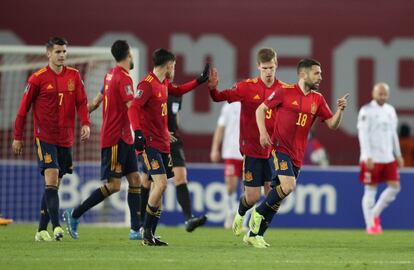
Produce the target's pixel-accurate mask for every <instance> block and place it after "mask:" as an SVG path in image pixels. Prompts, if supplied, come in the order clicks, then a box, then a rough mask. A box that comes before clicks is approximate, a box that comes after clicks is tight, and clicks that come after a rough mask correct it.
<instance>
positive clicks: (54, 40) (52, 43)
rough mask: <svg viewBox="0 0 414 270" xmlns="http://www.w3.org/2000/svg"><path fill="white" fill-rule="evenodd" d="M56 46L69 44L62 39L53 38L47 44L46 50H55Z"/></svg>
mask: <svg viewBox="0 0 414 270" xmlns="http://www.w3.org/2000/svg"><path fill="white" fill-rule="evenodd" d="M55 45H60V46H63V45H68V42H67V41H66V39H64V38H62V37H51V38H49V40H48V41H47V43H46V49H47V50H51V49H53V46H55Z"/></svg>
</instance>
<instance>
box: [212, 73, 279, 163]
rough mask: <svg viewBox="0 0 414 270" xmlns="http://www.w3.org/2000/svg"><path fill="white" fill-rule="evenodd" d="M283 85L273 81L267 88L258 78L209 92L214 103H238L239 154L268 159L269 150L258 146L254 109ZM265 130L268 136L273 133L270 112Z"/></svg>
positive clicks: (269, 111) (267, 114)
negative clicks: (239, 104)
mask: <svg viewBox="0 0 414 270" xmlns="http://www.w3.org/2000/svg"><path fill="white" fill-rule="evenodd" d="M281 85H285V83H284V82H282V81H279V80H275V82H274V83H273V84H272V85H271V86H270V87H267V86H266V85H265V84H264V83H263V81H262V80H261V79H260V77H258V78H254V79H248V80H245V81H242V82H238V83H236V84H235V85H234V86H233V88H232V89H229V90H223V91H220V92H219V91H217V89H214V90H210V95H211V97H212V98H213V100H214V101H224V100H227V101H228V102H229V103H231V102H235V101H240V103H241V109H240V138H239V139H240V153H241V154H242V155H246V156H249V157H254V158H268V157H269V149H265V148H263V147H262V146H261V145H260V133H259V128H258V127H257V123H256V109H257V107H259V105H260V104H261V103H262V102H263V101H264V100H265V99H266V98H267V97H268V96H270V95H271V94H272V93H273V92H274V91H275V89H276V88H277V87H278V86H281ZM265 122H266V128H267V131H268V132H269V134H272V133H273V125H274V121H273V113H272V110H268V111H267V112H266V119H265Z"/></svg>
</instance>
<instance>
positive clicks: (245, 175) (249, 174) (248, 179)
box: [244, 171, 253, 182]
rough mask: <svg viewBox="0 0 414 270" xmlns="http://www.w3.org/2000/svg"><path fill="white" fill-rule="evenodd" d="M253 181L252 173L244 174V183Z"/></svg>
mask: <svg viewBox="0 0 414 270" xmlns="http://www.w3.org/2000/svg"><path fill="white" fill-rule="evenodd" d="M252 180H253V173H252V172H251V171H247V172H245V173H244V181H247V182H250V181H252Z"/></svg>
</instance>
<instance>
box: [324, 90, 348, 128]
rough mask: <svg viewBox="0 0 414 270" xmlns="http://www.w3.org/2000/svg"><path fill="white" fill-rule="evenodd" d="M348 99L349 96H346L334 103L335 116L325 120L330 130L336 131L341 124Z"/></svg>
mask: <svg viewBox="0 0 414 270" xmlns="http://www.w3.org/2000/svg"><path fill="white" fill-rule="evenodd" d="M348 97H349V94H346V95H345V96H343V97H342V98H340V99H338V100H337V102H336V104H337V106H338V109H337V110H336V112H335V114H334V115H333V116H332V117H331V118H329V119H327V120H325V123H326V125H327V126H328V127H329V128H330V129H338V127H339V125H340V124H341V120H342V116H343V112H344V110H345V108H346V106H347V105H348Z"/></svg>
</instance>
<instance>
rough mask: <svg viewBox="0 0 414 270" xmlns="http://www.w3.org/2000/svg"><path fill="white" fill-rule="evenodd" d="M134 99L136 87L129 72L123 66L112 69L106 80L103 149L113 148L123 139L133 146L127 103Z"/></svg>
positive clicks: (102, 134) (102, 133)
mask: <svg viewBox="0 0 414 270" xmlns="http://www.w3.org/2000/svg"><path fill="white" fill-rule="evenodd" d="M133 99H134V87H133V83H132V79H131V77H130V76H129V72H128V71H127V70H126V69H124V68H122V67H121V66H116V67H114V68H113V69H111V70H110V71H109V72H108V73H107V74H106V75H105V79H104V91H103V107H102V111H103V122H102V130H101V147H102V148H106V147H111V146H113V145H115V144H117V143H118V141H119V140H120V139H122V140H123V141H124V142H125V143H126V144H133V143H134V139H133V138H132V132H131V125H130V122H129V118H128V107H127V105H126V103H127V102H128V101H132V100H133Z"/></svg>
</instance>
